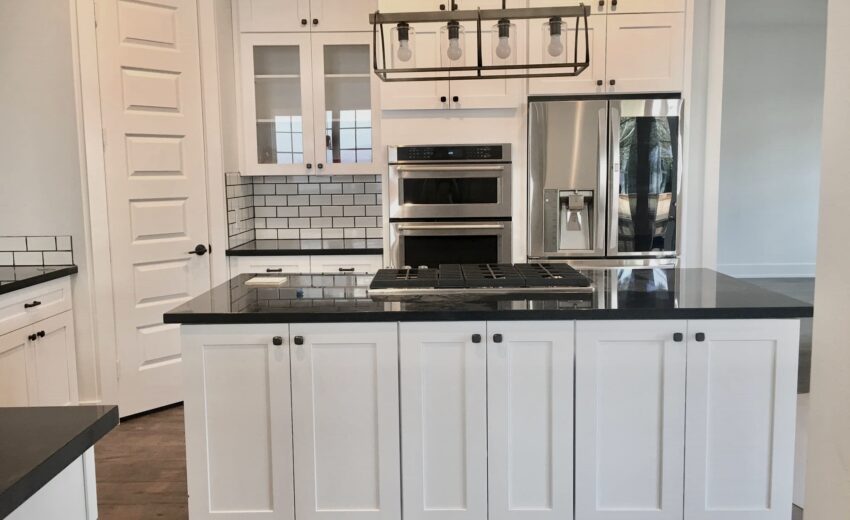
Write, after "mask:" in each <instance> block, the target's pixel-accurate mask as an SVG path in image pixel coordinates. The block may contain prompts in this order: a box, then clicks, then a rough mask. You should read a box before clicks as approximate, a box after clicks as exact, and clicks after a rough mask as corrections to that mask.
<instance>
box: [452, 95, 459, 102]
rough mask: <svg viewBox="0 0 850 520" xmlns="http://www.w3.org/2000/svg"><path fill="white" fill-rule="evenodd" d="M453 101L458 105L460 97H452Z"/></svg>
mask: <svg viewBox="0 0 850 520" xmlns="http://www.w3.org/2000/svg"><path fill="white" fill-rule="evenodd" d="M452 101H454V102H455V103H457V102H458V101H460V98H459V97H457V96H452Z"/></svg>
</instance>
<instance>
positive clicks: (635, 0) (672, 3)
mask: <svg viewBox="0 0 850 520" xmlns="http://www.w3.org/2000/svg"><path fill="white" fill-rule="evenodd" d="M601 3H602V4H604V6H605V9H606V10H607V12H608V13H611V14H616V13H620V14H629V13H678V12H682V11H684V10H685V0H604V2H601Z"/></svg>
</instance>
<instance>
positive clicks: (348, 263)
mask: <svg viewBox="0 0 850 520" xmlns="http://www.w3.org/2000/svg"><path fill="white" fill-rule="evenodd" d="M383 263H384V262H383V257H382V256H381V255H327V256H325V255H321V256H320V255H314V256H311V257H310V271H311V272H313V273H374V272H376V271H377V270H378V269H380V268H381V267H382V266H383Z"/></svg>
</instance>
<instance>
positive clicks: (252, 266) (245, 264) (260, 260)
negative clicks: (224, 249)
mask: <svg viewBox="0 0 850 520" xmlns="http://www.w3.org/2000/svg"><path fill="white" fill-rule="evenodd" d="M309 272H310V257H309V256H307V255H303V256H231V257H230V276H236V275H239V274H243V273H309Z"/></svg>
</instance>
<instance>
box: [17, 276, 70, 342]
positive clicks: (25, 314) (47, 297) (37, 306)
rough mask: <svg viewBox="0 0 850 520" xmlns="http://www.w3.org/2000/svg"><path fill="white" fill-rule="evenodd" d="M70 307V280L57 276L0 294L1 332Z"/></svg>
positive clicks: (18, 327) (25, 324) (53, 314)
mask: <svg viewBox="0 0 850 520" xmlns="http://www.w3.org/2000/svg"><path fill="white" fill-rule="evenodd" d="M70 309H71V280H70V278H67V277H66V278H60V279H58V280H51V281H49V282H45V283H42V284H39V285H34V286H32V287H27V288H26V289H21V290H19V291H14V292H11V293H8V294H4V295H2V296H0V334H5V333H7V332H10V331H13V330H16V329H20V328H21V327H26V326H27V325H30V324H32V323H35V322H36V321H39V320H43V319H45V318H49V317H51V316H55V315H56V314H59V313H61V312H65V311H67V310H70Z"/></svg>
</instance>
